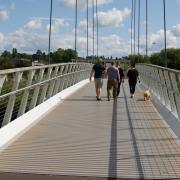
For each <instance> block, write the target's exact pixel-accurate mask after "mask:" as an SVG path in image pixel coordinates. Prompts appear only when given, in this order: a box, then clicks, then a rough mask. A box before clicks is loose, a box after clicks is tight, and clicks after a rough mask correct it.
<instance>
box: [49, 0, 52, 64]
mask: <svg viewBox="0 0 180 180" xmlns="http://www.w3.org/2000/svg"><path fill="white" fill-rule="evenodd" d="M51 22H52V0H51V5H50V17H49V46H48V64H50V50H51Z"/></svg>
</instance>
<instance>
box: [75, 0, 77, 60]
mask: <svg viewBox="0 0 180 180" xmlns="http://www.w3.org/2000/svg"><path fill="white" fill-rule="evenodd" d="M75 8H76V9H75V53H77V0H76V7H75ZM75 60H76V61H77V55H76V57H75Z"/></svg>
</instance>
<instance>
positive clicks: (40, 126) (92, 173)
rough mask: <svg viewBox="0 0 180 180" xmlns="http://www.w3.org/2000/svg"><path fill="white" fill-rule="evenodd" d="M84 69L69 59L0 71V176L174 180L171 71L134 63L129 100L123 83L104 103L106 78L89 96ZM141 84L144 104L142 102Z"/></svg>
mask: <svg viewBox="0 0 180 180" xmlns="http://www.w3.org/2000/svg"><path fill="white" fill-rule="evenodd" d="M90 70H91V64H88V63H70V64H57V65H49V66H41V67H31V68H20V69H14V70H7V71H6V70H4V71H2V72H1V74H0V77H1V79H0V80H1V81H0V82H1V94H2V95H1V96H0V103H1V107H3V106H5V107H6V108H2V109H5V111H4V113H2V109H1V125H2V127H1V129H0V139H1V140H0V141H1V142H0V145H1V147H0V150H1V152H0V154H1V158H0V179H4V180H9V179H13V180H16V179H17V180H19V179H23V180H26V179H28V180H34V179H36V180H38V179H45V180H46V179H47V180H51V179H52V180H54V179H63V180H64V179H65V180H66V179H78V180H79V179H82V180H84V179H85V180H86V179H97V180H98V179H100V180H101V179H179V178H180V156H179V155H180V144H179V137H180V134H179V133H178V132H179V127H180V123H179V107H180V106H179V104H178V103H179V91H178V89H177V88H178V86H177V79H178V78H179V77H180V74H179V71H174V70H169V69H166V68H161V67H157V66H152V65H141V64H139V65H138V70H139V71H140V73H141V75H142V77H143V78H142V83H141V85H139V86H138V87H137V91H136V93H135V97H134V98H133V99H132V98H129V87H128V83H127V81H125V82H124V84H123V86H122V87H121V92H120V96H119V97H118V98H117V100H113V99H111V101H110V102H109V101H107V94H106V80H104V86H103V91H102V101H96V98H95V92H94V84H93V83H90V82H89V79H88V78H89V73H90ZM9 77H11V78H12V77H14V79H13V81H12V80H11V78H9ZM170 80H171V81H170ZM8 81H10V82H11V83H12V87H13V88H12V89H11V90H9V92H4V90H3V87H4V86H6V84H7V83H8V84H9V83H10V82H8ZM24 82H26V83H24ZM168 82H171V83H168ZM178 82H179V81H178ZM147 85H148V86H149V87H151V93H152V95H153V96H154V98H152V99H151V101H143V87H146V86H147ZM157 102H158V103H157ZM163 109H164V114H163V113H162V114H160V112H162V111H163ZM165 112H166V113H165ZM167 113H168V116H166V115H167ZM169 121H170V122H169ZM173 122H174V125H175V126H173Z"/></svg>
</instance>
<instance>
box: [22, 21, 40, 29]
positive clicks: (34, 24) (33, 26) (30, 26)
mask: <svg viewBox="0 0 180 180" xmlns="http://www.w3.org/2000/svg"><path fill="white" fill-rule="evenodd" d="M41 27H42V22H41V20H40V19H34V20H30V21H29V22H27V23H26V24H25V25H24V27H23V28H24V29H25V30H31V29H39V28H41Z"/></svg>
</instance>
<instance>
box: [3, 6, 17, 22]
mask: <svg viewBox="0 0 180 180" xmlns="http://www.w3.org/2000/svg"><path fill="white" fill-rule="evenodd" d="M14 9H15V4H14V3H11V5H10V6H9V7H1V8H0V20H1V21H6V20H8V19H9V14H10V12H11V11H12V10H14Z"/></svg>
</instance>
